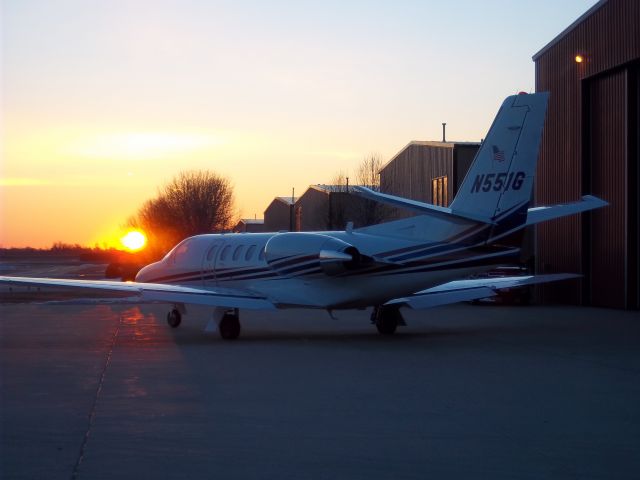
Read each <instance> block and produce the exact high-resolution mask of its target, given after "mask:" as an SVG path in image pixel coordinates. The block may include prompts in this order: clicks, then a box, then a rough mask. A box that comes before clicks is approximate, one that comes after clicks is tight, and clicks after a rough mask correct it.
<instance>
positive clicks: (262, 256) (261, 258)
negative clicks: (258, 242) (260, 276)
mask: <svg viewBox="0 0 640 480" xmlns="http://www.w3.org/2000/svg"><path fill="white" fill-rule="evenodd" d="M258 260H260V261H262V260H264V247H262V248H261V249H260V253H259V254H258Z"/></svg>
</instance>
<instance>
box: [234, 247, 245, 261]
mask: <svg viewBox="0 0 640 480" xmlns="http://www.w3.org/2000/svg"><path fill="white" fill-rule="evenodd" d="M243 248H244V245H238V246H237V247H236V249H235V251H234V252H233V261H234V262H235V261H236V260H238V259H239V258H240V255H241V254H242V249H243Z"/></svg>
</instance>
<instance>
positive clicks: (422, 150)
mask: <svg viewBox="0 0 640 480" xmlns="http://www.w3.org/2000/svg"><path fill="white" fill-rule="evenodd" d="M479 148H480V143H475V142H424V141H412V142H409V144H407V145H406V146H405V147H404V148H403V149H402V150H400V151H399V152H398V153H397V154H396V155H395V156H394V157H393V158H391V160H389V161H388V162H387V163H386V164H385V165H384V166H383V167H382V168H381V169H380V190H381V191H382V192H384V193H389V194H392V195H397V196H401V197H406V198H411V199H413V200H419V201H421V202H426V203H431V204H434V205H442V206H445V207H446V206H448V205H449V204H450V203H451V201H452V200H453V197H454V196H455V194H456V192H457V191H458V188H459V187H460V184H461V183H462V181H463V180H464V176H465V175H466V174H467V170H469V166H470V165H471V162H472V161H473V158H474V157H475V155H476V152H477V151H478V149H479ZM407 215H409V213H407V212H404V211H402V212H401V211H398V212H396V214H395V215H394V216H395V217H396V218H398V217H401V216H407Z"/></svg>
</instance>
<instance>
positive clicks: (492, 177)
mask: <svg viewBox="0 0 640 480" xmlns="http://www.w3.org/2000/svg"><path fill="white" fill-rule="evenodd" d="M548 98H549V94H548V93H547V92H543V93H534V94H520V95H513V96H510V97H507V99H506V100H505V101H504V103H503V104H502V106H501V107H500V110H499V111H498V114H497V115H496V118H495V120H494V121H493V124H492V125H491V128H490V129H489V132H488V134H487V137H486V138H485V140H484V142H483V143H482V146H481V147H480V149H479V150H478V153H477V154H476V157H475V159H474V161H473V163H472V164H471V168H470V169H469V171H468V172H467V175H466V177H465V179H464V181H463V182H462V185H461V186H460V189H459V190H458V193H457V195H456V197H455V198H454V200H453V202H452V203H451V205H450V208H451V211H452V213H453V214H457V215H460V216H463V217H468V218H481V219H484V221H485V222H486V223H494V224H498V225H500V224H506V225H505V226H506V227H507V228H509V229H512V228H514V227H517V226H520V225H523V224H524V223H526V221H527V209H528V206H529V202H530V200H531V194H532V189H533V178H534V175H535V170H536V163H537V159H538V148H539V145H540V138H541V136H542V127H543V124H544V118H545V113H546V109H547V100H548Z"/></svg>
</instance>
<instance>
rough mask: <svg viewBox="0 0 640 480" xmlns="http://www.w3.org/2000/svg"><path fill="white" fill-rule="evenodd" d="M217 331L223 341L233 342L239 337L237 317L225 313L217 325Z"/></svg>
mask: <svg viewBox="0 0 640 480" xmlns="http://www.w3.org/2000/svg"><path fill="white" fill-rule="evenodd" d="M218 330H219V331H220V336H221V337H222V338H224V339H225V340H235V339H236V338H238V337H239V336H240V319H239V318H238V316H237V315H233V314H230V313H225V314H224V316H223V317H222V320H221V321H220V325H218Z"/></svg>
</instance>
